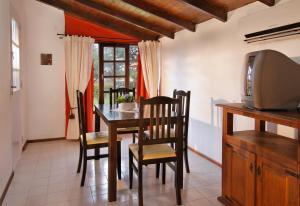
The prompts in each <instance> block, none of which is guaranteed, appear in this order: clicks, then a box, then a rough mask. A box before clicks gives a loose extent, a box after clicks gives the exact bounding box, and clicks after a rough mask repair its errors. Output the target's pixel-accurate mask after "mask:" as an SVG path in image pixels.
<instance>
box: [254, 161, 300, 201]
mask: <svg viewBox="0 0 300 206" xmlns="http://www.w3.org/2000/svg"><path fill="white" fill-rule="evenodd" d="M296 173H297V172H294V171H291V170H288V169H285V168H284V167H282V166H280V165H278V164H276V163H274V162H271V161H268V160H266V159H263V158H258V162H257V180H256V183H257V187H256V200H257V204H256V205H257V206H270V205H272V206H297V204H298V198H299V188H298V178H297V177H295V175H296Z"/></svg>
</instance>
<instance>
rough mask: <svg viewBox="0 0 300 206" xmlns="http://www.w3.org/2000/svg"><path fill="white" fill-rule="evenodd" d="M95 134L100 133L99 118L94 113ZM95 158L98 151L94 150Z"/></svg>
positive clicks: (98, 153)
mask: <svg viewBox="0 0 300 206" xmlns="http://www.w3.org/2000/svg"><path fill="white" fill-rule="evenodd" d="M95 132H100V116H99V115H98V114H97V113H95ZM94 153H95V156H97V155H100V150H99V149H95V152H94ZM97 159H100V158H97Z"/></svg>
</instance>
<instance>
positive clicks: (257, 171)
mask: <svg viewBox="0 0 300 206" xmlns="http://www.w3.org/2000/svg"><path fill="white" fill-rule="evenodd" d="M256 175H257V176H260V175H261V168H260V166H258V167H257V168H256Z"/></svg>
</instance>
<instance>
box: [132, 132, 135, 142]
mask: <svg viewBox="0 0 300 206" xmlns="http://www.w3.org/2000/svg"><path fill="white" fill-rule="evenodd" d="M132 143H133V144H135V133H132Z"/></svg>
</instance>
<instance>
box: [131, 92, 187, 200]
mask: <svg viewBox="0 0 300 206" xmlns="http://www.w3.org/2000/svg"><path fill="white" fill-rule="evenodd" d="M172 106H178V108H179V109H178V110H177V111H176V113H175V112H172ZM145 107H147V109H148V110H145ZM154 108H155V109H154ZM149 110H150V111H149ZM154 110H155V111H154ZM147 125H150V126H149V127H148V128H149V136H148V137H147V138H145V136H144V131H145V128H147ZM172 125H175V126H176V131H175V136H174V137H171V129H172V128H171V127H172ZM182 130H183V117H182V115H181V101H180V99H172V98H170V97H162V96H160V97H154V98H151V99H147V100H144V98H143V97H141V100H140V121H139V135H138V144H131V145H129V187H130V189H131V188H132V179H133V170H134V171H135V172H136V173H137V175H138V197H139V206H142V205H143V165H149V164H161V163H167V162H174V163H175V187H176V200H177V204H178V205H181V194H180V187H181V186H180V183H179V172H180V167H179V164H180V163H181V162H182V151H183V149H182V143H183V140H182V136H183V131H182ZM170 144H175V149H174V148H172V147H171V146H170ZM133 158H134V159H135V160H136V162H137V166H136V165H135V164H134V162H133Z"/></svg>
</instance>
